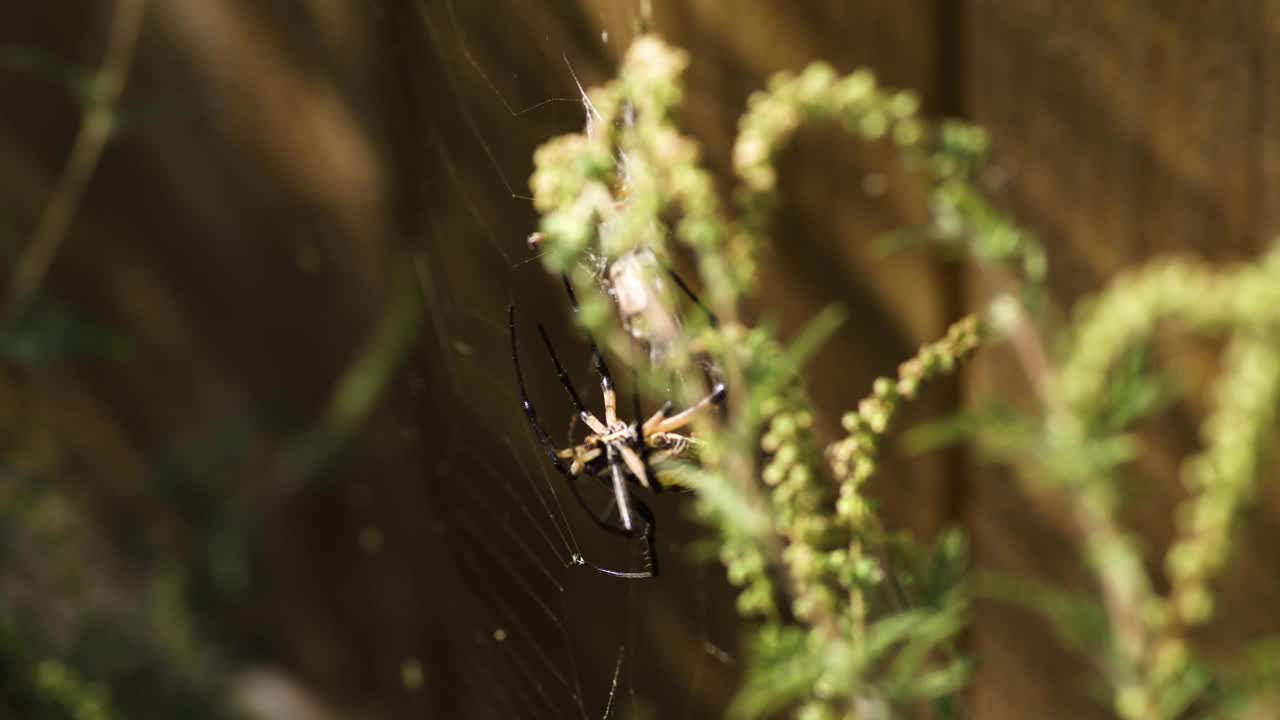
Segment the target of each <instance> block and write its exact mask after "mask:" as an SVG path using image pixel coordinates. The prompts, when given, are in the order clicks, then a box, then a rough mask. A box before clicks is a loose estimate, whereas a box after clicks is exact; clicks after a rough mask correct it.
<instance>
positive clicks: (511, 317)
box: [507, 303, 657, 580]
mask: <svg viewBox="0 0 1280 720" xmlns="http://www.w3.org/2000/svg"><path fill="white" fill-rule="evenodd" d="M507 328H508V331H509V332H510V334H511V363H512V365H514V366H515V370H516V385H517V386H518V387H519V389H520V405H521V407H522V408H523V409H524V414H525V417H526V418H528V420H529V426H530V427H531V428H533V434H534V435H535V436H537V438H538V442H539V443H540V444H541V445H542V447H543V449H544V450H545V451H546V453H547V457H548V458H549V459H550V460H551V464H552V465H553V466H554V467H555V469H556V470H557V471H559V473H560V474H561V475H563V476H564V477H565V479H566V480H568V481H569V488H570V489H571V490H572V491H573V496H574V498H575V499H577V501H578V504H580V505H581V506H582V507H583V509H584V510H586V511H587V514H588V515H590V516H591V518H592V519H593V520H596V518H595V514H594V513H592V512H591V507H590V506H589V505H588V504H587V501H586V498H584V497H582V493H581V492H580V491H579V490H578V486H577V483H575V482H574V476H573V475H572V474H571V473H570V472H569V469H568V468H566V467H565V466H564V463H563V462H562V461H561V460H560V456H559V454H558V453H557V452H556V447H555V445H554V444H552V442H551V436H550V435H548V434H547V431H546V429H545V428H543V427H542V422H541V421H540V420H539V419H538V411H537V409H536V408H535V407H534V406H533V402H532V401H530V400H529V392H528V390H527V389H526V388H525V384H524V372H523V371H522V370H521V368H520V351H519V344H518V343H517V341H516V308H515V304H514V303H512V304H509V305H507ZM610 459H611V460H614V458H613V456H612V454H610ZM610 464H611V466H612V468H613V473H614V486H615V497H618V495H617V488H618V486H619V483H620V481H621V480H622V475H621V470H620V469H619V468H618V465H617V462H616V460H614V461H613V462H611V463H610ZM620 497H622V498H623V500H624V502H625V501H626V499H627V498H628V497H629V496H628V495H627V494H626V487H625V485H623V486H622V495H621V496H620ZM620 507H629V506H620ZM641 508H642V509H638V512H639V513H640V515H641V517H642V518H644V520H645V522H646V523H647V524H646V526H645V530H644V533H643V534H644V537H645V540H646V543H647V544H648V550H647V556H646V557H647V562H646V564H647V565H648V568H647V569H646V570H645V571H644V572H621V571H618V570H610V569H608V568H603V567H600V566H599V565H595V564H593V563H591V562H590V561H588V560H587V559H586V558H584V557H582V556H581V555H579V556H577V559H578V560H579V561H580V562H581V563H582V564H584V565H586V566H587V567H589V568H591V569H592V570H595V571H596V572H599V573H602V574H604V575H610V576H612V577H616V578H624V579H628V580H641V579H645V578H651V577H654V576H655V575H656V574H657V571H656V569H655V568H656V567H657V563H656V560H655V558H654V556H653V528H654V527H655V522H654V517H653V513H652V512H650V511H649V508H648V507H647V506H644V505H643V504H642V505H641ZM621 515H622V518H623V521H624V525H625V528H615V527H613V526H611V525H609V524H607V523H605V522H604V521H602V520H596V524H597V525H599V526H600V527H602V528H604V529H605V530H608V531H610V532H618V533H620V534H624V535H627V536H629V537H634V532H635V531H634V529H633V528H632V525H631V516H630V514H629V512H628V511H626V510H623V511H621Z"/></svg>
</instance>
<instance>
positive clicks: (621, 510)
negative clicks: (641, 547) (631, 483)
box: [605, 445, 634, 533]
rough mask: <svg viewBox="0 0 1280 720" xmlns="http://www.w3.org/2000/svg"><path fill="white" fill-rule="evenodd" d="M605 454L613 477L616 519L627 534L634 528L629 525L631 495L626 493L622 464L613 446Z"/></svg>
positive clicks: (606, 449) (607, 448)
mask: <svg viewBox="0 0 1280 720" xmlns="http://www.w3.org/2000/svg"><path fill="white" fill-rule="evenodd" d="M605 452H606V453H607V455H608V458H609V473H610V475H611V476H612V477H613V499H614V501H615V502H616V503H618V517H619V519H621V520H622V527H623V528H625V529H626V531H627V532H628V533H629V532H632V529H633V527H634V526H633V525H632V524H631V493H629V492H627V479H626V477H625V476H624V475H623V474H622V463H621V462H619V461H618V453H617V452H616V451H615V450H614V449H613V445H607V446H606V447H605Z"/></svg>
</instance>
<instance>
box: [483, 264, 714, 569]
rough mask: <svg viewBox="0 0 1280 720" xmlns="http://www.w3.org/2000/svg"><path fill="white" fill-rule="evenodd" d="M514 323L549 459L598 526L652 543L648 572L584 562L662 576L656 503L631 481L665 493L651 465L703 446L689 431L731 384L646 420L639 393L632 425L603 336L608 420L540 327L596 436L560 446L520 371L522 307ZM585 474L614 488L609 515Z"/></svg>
mask: <svg viewBox="0 0 1280 720" xmlns="http://www.w3.org/2000/svg"><path fill="white" fill-rule="evenodd" d="M565 287H566V289H567V290H568V291H569V300H570V302H572V303H573V305H574V309H575V310H576V309H577V302H576V299H575V298H574V296H573V289H572V287H571V286H570V285H569V284H568V280H567V279H566V280H565ZM507 322H508V326H509V329H510V333H511V360H512V363H513V364H514V365H515V371H516V384H517V385H518V386H519V388H520V403H521V406H522V407H523V408H524V413H525V416H526V417H527V418H528V420H529V425H530V426H531V427H532V428H533V432H534V435H536V436H537V438H538V442H539V443H540V444H541V445H542V447H543V450H544V451H545V452H546V454H547V457H548V458H550V460H551V464H552V465H553V466H554V467H555V469H556V470H557V471H558V472H559V473H560V474H561V475H563V476H564V477H565V479H566V480H568V481H569V487H570V489H571V490H572V491H573V495H574V497H575V498H576V499H577V501H578V503H579V504H580V505H582V507H583V508H584V509H585V510H586V511H587V512H588V514H590V515H591V516H592V520H593V521H594V522H595V523H596V525H598V526H599V527H601V528H602V529H604V530H606V531H607V532H611V533H614V534H619V535H623V536H625V537H628V538H634V537H636V536H637V535H639V536H642V537H643V538H644V540H645V543H646V563H645V565H646V567H645V570H643V571H641V572H624V571H619V570H610V569H608V568H603V567H599V566H596V565H592V564H591V563H588V562H586V561H585V560H583V563H584V564H586V565H588V566H589V567H591V568H592V569H594V570H596V571H598V572H601V573H604V574H605V575H612V576H613V577H620V578H627V579H640V578H650V577H656V576H657V574H658V567H657V555H656V551H655V549H654V542H655V541H654V536H655V534H656V533H657V521H656V520H655V518H654V516H653V512H652V511H651V510H650V509H649V507H648V506H647V505H646V504H645V503H644V502H643V501H641V500H640V499H638V498H636V497H634V496H633V495H632V493H631V491H630V489H629V488H628V487H627V481H628V479H630V480H631V481H633V482H635V483H638V484H639V485H640V486H641V487H643V488H645V489H646V490H649V491H652V492H655V493H656V492H659V491H661V490H662V489H663V488H662V483H661V481H659V480H658V478H657V476H656V475H655V474H654V472H653V468H652V465H651V463H654V462H661V461H662V460H665V459H667V458H669V457H672V456H677V455H680V454H681V453H683V452H685V451H686V450H687V449H689V448H690V447H692V446H694V445H696V443H697V440H696V439H695V438H693V437H692V436H690V435H688V434H687V433H683V432H681V431H683V430H684V429H685V428H686V427H687V426H688V425H689V424H690V423H691V422H693V420H694V418H695V417H696V416H697V414H698V413H699V412H702V411H704V410H705V409H707V408H709V407H711V406H713V405H715V404H718V403H720V402H721V401H723V399H724V395H725V387H724V384H723V383H716V384H715V387H714V388H713V389H712V390H711V392H710V393H708V394H707V396H706V397H704V398H702V399H701V400H699V401H698V402H697V403H696V404H694V405H693V406H692V407H689V408H688V409H686V410H683V411H681V412H679V413H677V414H675V415H672V414H670V410H671V403H669V402H668V403H667V404H666V405H664V406H663V407H662V409H660V410H658V411H657V412H655V413H654V414H653V415H651V416H650V417H649V418H648V419H647V420H645V421H644V422H643V423H641V422H640V421H639V418H640V417H641V415H640V398H639V396H638V395H637V396H636V397H635V417H636V418H637V419H636V420H634V421H632V422H626V421H624V420H622V419H621V418H619V417H618V396H617V392H616V391H615V389H614V383H613V375H612V374H611V373H610V372H609V366H608V365H607V364H606V363H605V360H604V356H603V355H602V354H601V353H600V349H599V347H597V346H596V344H595V341H594V340H591V339H590V338H589V337H588V342H589V343H590V346H591V359H592V362H593V364H594V365H595V370H596V374H597V375H599V376H600V390H601V394H602V395H603V396H604V418H603V419H601V418H599V417H598V416H596V415H595V414H594V413H592V412H591V411H590V410H588V409H587V407H586V406H585V405H583V403H582V399H581V398H579V397H578V392H577V391H576V390H575V389H574V387H573V383H572V381H571V380H570V379H569V374H568V373H567V372H565V369H564V366H563V365H562V364H561V363H560V357H559V356H558V355H557V354H556V350H555V347H553V346H552V344H551V339H550V338H549V337H547V332H546V329H545V328H543V327H542V325H541V324H539V325H538V333H539V334H540V335H541V336H542V342H543V344H544V345H545V346H546V348H547V354H548V355H550V356H551V362H552V364H553V365H555V369H556V374H557V376H558V377H559V379H560V384H561V385H562V386H563V387H564V389H565V391H566V392H567V393H569V402H570V403H571V404H572V405H573V409H574V410H575V411H577V413H578V418H579V419H581V421H582V422H583V423H584V424H585V425H586V426H587V428H588V429H589V430H590V434H588V435H587V436H586V438H584V439H583V441H582V442H581V443H579V444H577V445H574V446H573V447H568V448H564V449H557V448H556V446H555V445H554V444H553V443H552V441H551V436H550V435H549V434H548V433H547V430H546V428H544V427H543V426H542V422H541V420H540V419H539V418H538V411H537V410H536V409H535V408H534V405H533V402H532V401H530V400H529V393H528V390H527V389H526V387H525V382H524V373H523V372H522V371H521V369H520V351H519V347H518V343H517V342H516V315H515V305H508V306H507ZM583 477H586V478H595V479H598V480H600V481H601V482H602V483H604V484H606V485H612V488H613V501H612V504H611V505H610V507H609V509H608V510H606V511H605V513H604V514H603V515H602V516H597V515H595V513H594V512H592V511H591V508H590V506H589V505H588V504H587V502H586V500H585V499H584V498H583V497H582V495H581V493H580V492H579V491H578V487H577V484H576V480H577V479H579V478H583ZM615 506H616V507H617V510H618V524H616V525H615V524H611V523H609V522H607V521H606V519H605V518H607V517H608V516H609V514H610V513H611V512H612V510H613V507H615ZM633 516H639V519H640V520H642V521H643V523H644V526H643V528H638V523H637V521H636V519H635V518H634V517H633Z"/></svg>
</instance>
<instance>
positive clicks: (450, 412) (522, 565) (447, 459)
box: [411, 0, 738, 719]
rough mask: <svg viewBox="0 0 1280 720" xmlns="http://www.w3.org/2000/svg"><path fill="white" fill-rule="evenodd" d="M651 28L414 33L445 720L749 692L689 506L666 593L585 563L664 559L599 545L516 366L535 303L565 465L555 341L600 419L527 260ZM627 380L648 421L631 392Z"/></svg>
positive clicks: (540, 275)
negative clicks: (535, 194) (593, 95)
mask: <svg viewBox="0 0 1280 720" xmlns="http://www.w3.org/2000/svg"><path fill="white" fill-rule="evenodd" d="M637 13H638V10H637V9H636V7H634V6H633V4H632V3H631V2H627V1H624V0H618V2H615V3H613V4H612V5H608V6H606V7H605V9H604V11H603V12H602V14H601V15H599V16H585V15H584V14H583V13H582V11H581V10H579V9H576V8H573V9H565V10H563V11H560V12H548V11H546V10H538V9H535V7H534V6H533V5H532V4H529V3H522V2H517V1H516V0H511V1H510V2H498V3H485V4H473V3H463V2H456V1H454V0H450V1H448V2H443V3H428V2H421V1H420V2H419V3H418V4H417V7H416V9H415V23H416V27H415V28H414V29H413V31H414V32H416V33H418V34H419V35H420V36H421V38H422V39H423V40H425V44H426V46H427V47H428V48H429V49H430V56H428V57H424V58H420V61H421V63H422V65H423V67H426V68H429V70H427V71H426V72H425V75H426V77H424V78H415V79H414V80H412V81H411V82H412V83H413V84H414V85H415V86H416V87H417V91H416V97H417V103H418V104H419V105H420V107H419V108H418V112H419V115H420V117H421V119H422V125H423V127H422V133H421V134H422V137H423V142H424V148H423V154H424V156H425V159H426V163H427V165H428V167H429V168H430V170H429V174H428V175H429V178H430V186H429V187H428V188H425V189H424V198H423V204H424V207H425V208H426V210H425V212H428V213H429V214H430V216H429V217H428V218H426V219H425V221H424V225H425V226H426V227H427V228H428V234H427V237H426V238H425V240H424V242H423V250H424V256H423V257H424V259H423V262H422V263H421V265H420V267H419V268H418V271H419V277H420V280H421V282H422V285H423V288H424V290H425V292H426V295H427V300H428V306H429V312H430V319H429V323H428V324H429V328H428V330H427V336H428V338H427V339H428V342H427V343H426V346H427V350H426V352H425V356H426V357H424V358H423V359H422V362H421V364H420V367H422V368H423V369H422V374H421V376H420V377H419V378H418V379H417V381H416V387H417V389H418V390H419V393H418V395H419V397H420V398H421V399H422V408H423V411H424V413H426V414H428V415H429V416H431V417H433V418H435V421H434V424H435V425H437V426H438V429H437V430H436V431H434V432H433V435H432V442H431V443H430V446H431V447H430V451H431V453H432V457H433V458H434V469H433V472H432V473H431V475H430V476H429V477H427V478H425V479H424V482H425V483H426V484H427V493H428V496H429V497H428V499H429V502H430V508H431V509H430V513H431V517H430V519H429V522H430V528H431V535H432V537H433V539H434V540H435V547H433V548H432V558H433V559H432V561H431V562H432V564H433V568H432V571H431V573H430V577H431V581H432V584H433V587H432V589H431V591H430V597H432V598H435V599H436V602H435V603H433V607H432V608H431V610H430V611H429V612H430V613H431V614H432V615H433V616H434V617H433V619H434V621H435V624H436V626H437V627H438V632H437V633H436V634H435V635H434V636H433V640H438V641H439V642H441V643H443V647H437V648H436V649H435V654H434V656H435V657H437V658H440V657H445V658H448V659H449V662H448V663H447V664H446V666H445V667H435V666H434V664H433V666H432V667H430V668H428V672H429V673H431V674H432V677H431V678H429V683H428V686H429V688H430V689H431V694H430V696H429V697H430V698H431V700H430V702H431V703H432V705H433V706H435V707H433V710H436V711H437V712H438V713H439V715H440V716H445V717H475V718H487V717H504V718H509V717H521V718H523V717H533V718H540V717H546V718H561V717H564V718H574V717H578V718H592V719H594V718H609V717H642V716H658V717H705V716H716V715H721V714H722V713H723V706H724V703H725V702H726V699H727V697H728V695H729V693H730V692H731V690H732V688H733V686H734V682H735V677H736V675H737V673H738V668H737V662H736V659H735V651H734V650H733V649H732V648H733V642H734V638H735V637H736V634H737V633H736V630H735V627H736V614H735V612H734V610H733V605H732V595H731V594H730V593H729V592H728V590H727V588H726V587H725V585H724V581H723V572H722V571H721V570H720V568H719V566H718V565H716V564H714V562H710V561H696V560H693V559H691V556H692V555H694V554H695V551H696V549H697V542H698V537H699V534H698V529H697V527H696V525H695V524H694V523H693V522H691V521H690V519H689V515H690V513H689V511H688V505H689V499H688V498H687V497H680V496H679V495H678V494H676V493H663V494H662V495H660V496H656V497H648V496H646V497H645V501H646V502H647V503H648V504H649V505H650V507H651V508H652V510H653V512H654V514H655V515H656V517H657V521H658V528H659V529H658V533H657V554H658V556H659V562H660V565H661V576H660V577H659V578H658V579H656V580H641V581H635V580H622V579H617V578H611V577H606V576H604V575H601V574H598V573H596V572H594V571H592V570H591V569H590V568H588V567H585V566H583V565H582V564H581V563H580V562H578V560H577V559H578V558H584V557H585V558H586V559H587V560H588V561H590V562H592V563H594V564H596V565H599V566H603V567H608V568H612V569H619V570H628V571H635V570H641V569H643V568H644V563H645V558H644V553H643V543H642V541H639V540H637V541H633V542H628V541H627V540H626V539H625V538H621V537H618V536H615V535H609V534H606V533H604V532H602V531H601V530H600V529H599V528H598V527H596V526H595V525H594V524H592V522H591V519H590V518H589V517H588V516H587V514H586V512H585V511H584V509H583V508H582V507H580V506H579V505H578V504H577V502H576V501H575V500H574V498H573V496H572V495H571V493H570V489H569V487H568V486H567V484H566V481H565V479H564V478H563V477H562V476H561V475H559V474H558V473H557V472H555V470H554V469H553V468H552V467H551V466H550V465H549V464H548V463H547V462H546V460H545V455H544V454H543V452H542V449H541V448H540V446H539V445H538V444H537V442H536V440H535V438H534V436H533V434H532V432H531V431H530V429H529V427H528V424H527V422H526V421H525V418H524V416H523V415H522V412H521V409H520V404H519V399H518V398H519V396H518V392H517V386H516V382H515V375H514V370H513V367H512V361H511V355H510V348H509V340H508V329H507V323H506V307H507V305H508V303H514V304H515V307H516V312H517V317H518V320H519V323H520V332H519V339H520V342H521V360H522V365H523V366H524V374H525V378H526V381H527V383H528V390H529V394H530V396H531V399H532V400H533V402H534V403H535V404H536V405H537V407H538V411H539V414H540V415H541V417H542V418H543V422H544V423H545V424H546V425H547V426H548V431H549V432H551V434H552V436H553V439H554V441H555V442H556V443H557V445H560V446H564V445H565V444H567V443H568V442H569V441H568V440H567V435H566V433H565V432H564V428H565V426H566V424H568V422H569V419H570V418H571V417H572V416H573V413H572V412H571V410H570V408H569V405H568V403H567V401H566V399H565V393H564V391H563V389H562V388H560V387H559V385H558V383H557V381H556V378H555V374H554V371H553V368H552V365H551V363H550V361H549V359H548V358H547V356H546V353H545V351H544V349H543V348H542V346H541V343H540V341H539V339H538V337H537V334H536V332H535V331H534V328H535V326H536V324H538V323H545V324H546V326H547V329H548V331H549V333H550V334H551V337H552V338H553V340H554V342H555V344H556V347H557V348H558V350H559V351H560V354H561V356H562V357H563V358H564V360H565V365H566V367H567V369H568V370H569V373H570V375H571V376H572V378H573V380H574V383H575V385H576V386H577V390H578V392H579V394H580V395H581V396H582V398H583V400H584V402H586V403H587V404H588V406H589V408H591V409H592V410H594V411H595V412H597V413H599V412H600V410H601V395H600V390H599V387H600V386H599V380H598V378H597V377H596V376H595V375H594V374H593V373H592V372H591V371H590V363H589V358H588V352H587V348H586V343H585V341H584V340H583V339H582V338H581V337H579V336H577V335H576V334H575V333H574V331H573V330H572V327H571V325H570V322H569V320H570V315H571V311H570V306H569V304H568V302H567V300H566V298H565V297H564V295H563V291H562V289H561V288H560V287H559V285H558V283H557V282H556V281H555V279H554V278H551V277H549V276H548V275H547V274H546V273H545V271H544V269H543V267H542V265H541V263H540V262H538V261H537V258H536V257H535V256H534V255H533V253H532V252H531V251H530V250H529V249H528V248H527V246H526V244H525V238H526V236H527V235H528V234H529V232H530V231H531V230H533V229H534V228H535V227H536V222H537V219H536V216H535V215H534V213H533V211H532V208H531V204H530V202H529V199H528V197H527V193H528V191H527V189H526V185H527V178H528V176H529V174H530V172H531V171H532V154H533V150H534V148H535V147H536V146H537V145H538V144H539V143H541V142H543V141H545V140H546V139H548V138H550V137H552V136H554V135H556V134H561V133H565V132H574V131H579V130H580V129H581V128H582V125H583V122H584V120H585V115H584V111H583V107H582V103H581V95H580V90H579V85H578V82H579V80H580V81H581V83H582V85H591V84H595V83H597V82H601V81H603V80H604V79H605V78H606V77H607V76H608V75H609V74H610V73H611V72H612V68H613V63H612V61H611V60H610V59H609V58H611V57H615V56H616V54H617V53H618V52H620V50H621V49H622V48H623V47H625V43H626V42H627V41H629V38H630V37H632V36H633V35H634V32H635V28H636V27H637V26H638V24H639V22H638V21H639V17H638V16H637ZM511 27H518V28H519V31H518V32H511V30H510V28H511ZM614 369H615V372H617V370H618V369H619V366H618V364H617V363H615V368H614ZM618 374H619V375H621V374H622V373H618ZM616 380H618V382H619V383H620V385H621V386H622V392H621V393H620V396H619V407H620V412H622V414H623V416H624V417H630V415H631V413H632V412H633V411H632V410H631V408H632V404H631V401H630V398H631V395H630V393H629V391H628V388H627V382H626V380H627V378H625V377H618V378H616ZM623 408H625V410H623ZM653 409H654V408H653V407H651V406H650V405H649V404H647V403H646V405H645V410H646V411H648V412H652V410H653ZM441 418H444V419H445V420H444V421H443V422H441V421H440V419H441ZM580 489H581V491H582V492H583V494H584V495H585V496H586V497H587V499H588V503H589V504H590V505H591V506H592V507H593V508H595V509H596V512H602V511H603V509H604V508H606V507H607V506H608V502H607V500H608V495H609V493H608V490H607V489H606V488H603V487H599V486H597V485H596V484H595V483H592V482H589V481H584V482H582V483H581V484H580ZM436 566H438V567H436ZM434 714H435V713H433V715H434Z"/></svg>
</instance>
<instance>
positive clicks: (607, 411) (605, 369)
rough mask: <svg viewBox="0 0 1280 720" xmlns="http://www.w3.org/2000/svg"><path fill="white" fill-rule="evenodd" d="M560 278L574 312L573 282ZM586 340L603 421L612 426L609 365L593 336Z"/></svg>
mask: <svg viewBox="0 0 1280 720" xmlns="http://www.w3.org/2000/svg"><path fill="white" fill-rule="evenodd" d="M560 279H561V280H562V281H563V282H564V291H565V292H566V293H568V294H569V304H570V305H572V306H573V312H574V313H575V314H576V313H577V312H578V296H577V295H576V294H575V293H574V292H573V283H572V282H570V281H569V276H568V275H561V276H560ZM587 342H588V343H589V344H590V345H591V360H592V361H593V362H594V363H595V366H596V374H597V375H599V376H600V392H601V394H603V395H604V422H605V424H606V425H609V426H610V427H612V426H613V425H614V424H615V423H617V422H618V396H617V393H615V392H614V389H613V374H612V373H610V372H609V365H608V364H607V363H605V361H604V354H603V353H601V352H600V347H599V346H598V345H596V341H595V338H593V337H591V335H590V334H588V335H587Z"/></svg>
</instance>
